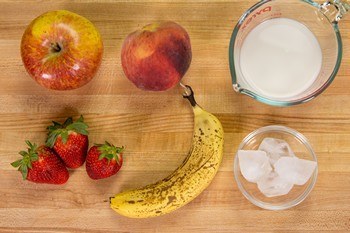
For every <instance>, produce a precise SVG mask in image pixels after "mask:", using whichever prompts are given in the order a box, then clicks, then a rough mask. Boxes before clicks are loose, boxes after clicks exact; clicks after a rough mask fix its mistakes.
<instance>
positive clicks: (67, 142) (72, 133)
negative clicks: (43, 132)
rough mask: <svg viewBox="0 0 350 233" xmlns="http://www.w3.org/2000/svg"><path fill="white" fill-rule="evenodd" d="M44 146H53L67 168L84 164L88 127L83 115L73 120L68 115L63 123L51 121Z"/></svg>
mask: <svg viewBox="0 0 350 233" xmlns="http://www.w3.org/2000/svg"><path fill="white" fill-rule="evenodd" d="M52 123H53V125H51V126H49V127H47V129H48V130H49V133H48V138H47V140H46V146H48V147H50V148H53V149H54V151H55V152H56V153H57V154H58V156H60V157H61V159H62V160H63V162H64V164H65V165H66V166H67V167H68V168H78V167H80V166H81V165H83V164H84V162H85V158H86V154H87V150H88V146H89V139H88V136H87V135H88V131H87V130H86V129H87V128H88V126H87V124H85V122H84V119H83V116H80V118H79V119H78V120H77V121H75V122H73V119H72V117H69V118H68V119H67V120H66V121H65V122H64V123H63V124H60V123H57V122H55V121H53V122H52Z"/></svg>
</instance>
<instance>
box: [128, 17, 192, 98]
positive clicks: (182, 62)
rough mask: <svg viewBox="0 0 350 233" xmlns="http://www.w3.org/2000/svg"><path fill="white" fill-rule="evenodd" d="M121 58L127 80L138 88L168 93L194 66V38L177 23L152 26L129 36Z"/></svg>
mask: <svg viewBox="0 0 350 233" xmlns="http://www.w3.org/2000/svg"><path fill="white" fill-rule="evenodd" d="M121 59H122V66H123V70H124V73H125V75H126V77H127V78H128V79H129V80H130V81H132V82H133V83H134V84H135V85H136V86H137V87H138V88H140V89H143V90H151V91H164V90H167V89H169V88H172V87H174V86H175V85H176V84H177V83H179V82H180V80H181V78H182V77H183V76H184V75H185V73H186V71H187V70H188V68H189V66H190V64H191V60H192V51H191V43H190V38H189V36H188V34H187V32H186V30H185V29H184V28H182V27H181V26H180V25H178V24H176V23H174V22H162V23H153V24H149V25H146V26H144V27H143V28H142V29H141V30H137V31H135V32H133V33H131V34H129V35H128V36H127V38H126V39H125V41H124V43H123V46H122V53H121Z"/></svg>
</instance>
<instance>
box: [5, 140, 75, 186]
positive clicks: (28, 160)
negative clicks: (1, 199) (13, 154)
mask: <svg viewBox="0 0 350 233" xmlns="http://www.w3.org/2000/svg"><path fill="white" fill-rule="evenodd" d="M26 143H27V145H28V146H29V148H28V151H20V152H19V154H20V155H22V156H23V158H22V159H19V160H17V161H15V162H13V163H11V165H12V166H13V167H16V168H17V167H18V170H19V171H20V172H21V173H22V177H23V179H24V180H29V181H32V182H35V183H47V184H64V183H66V182H67V180H68V178H69V173H68V170H67V168H66V167H65V166H64V164H63V162H62V161H61V159H60V158H59V157H58V156H57V155H56V154H55V152H54V151H53V150H51V149H50V148H49V147H47V146H44V145H42V146H39V147H37V145H36V144H35V143H34V144H32V143H31V142H29V141H26Z"/></svg>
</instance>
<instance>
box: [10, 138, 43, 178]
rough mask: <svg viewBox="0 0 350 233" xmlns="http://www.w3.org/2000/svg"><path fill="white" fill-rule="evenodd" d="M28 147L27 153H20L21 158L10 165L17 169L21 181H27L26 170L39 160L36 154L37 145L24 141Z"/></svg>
mask: <svg viewBox="0 0 350 233" xmlns="http://www.w3.org/2000/svg"><path fill="white" fill-rule="evenodd" d="M26 144H27V145H28V149H27V151H20V152H19V154H20V155H21V156H22V157H23V158H21V159H19V160H16V161H14V162H12V163H11V166H13V167H15V168H18V171H20V172H21V173H22V177H23V180H25V179H27V176H28V168H29V169H32V162H33V161H37V160H38V159H39V156H38V153H37V149H38V147H37V145H36V144H35V143H34V144H32V143H31V142H30V141H28V140H27V141H26Z"/></svg>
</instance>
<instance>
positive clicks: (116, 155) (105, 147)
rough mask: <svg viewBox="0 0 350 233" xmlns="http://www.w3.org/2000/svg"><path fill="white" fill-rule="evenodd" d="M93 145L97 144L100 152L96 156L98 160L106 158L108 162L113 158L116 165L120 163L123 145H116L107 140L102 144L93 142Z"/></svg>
mask: <svg viewBox="0 0 350 233" xmlns="http://www.w3.org/2000/svg"><path fill="white" fill-rule="evenodd" d="M95 146H97V149H98V150H99V151H100V153H101V154H100V156H99V157H98V159H99V160H101V159H104V158H106V159H107V160H108V162H110V161H111V160H112V159H115V160H116V161H117V163H118V165H120V161H121V153H122V152H123V151H124V146H122V147H116V146H114V145H113V144H111V143H109V142H107V141H105V143H104V144H95Z"/></svg>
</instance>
